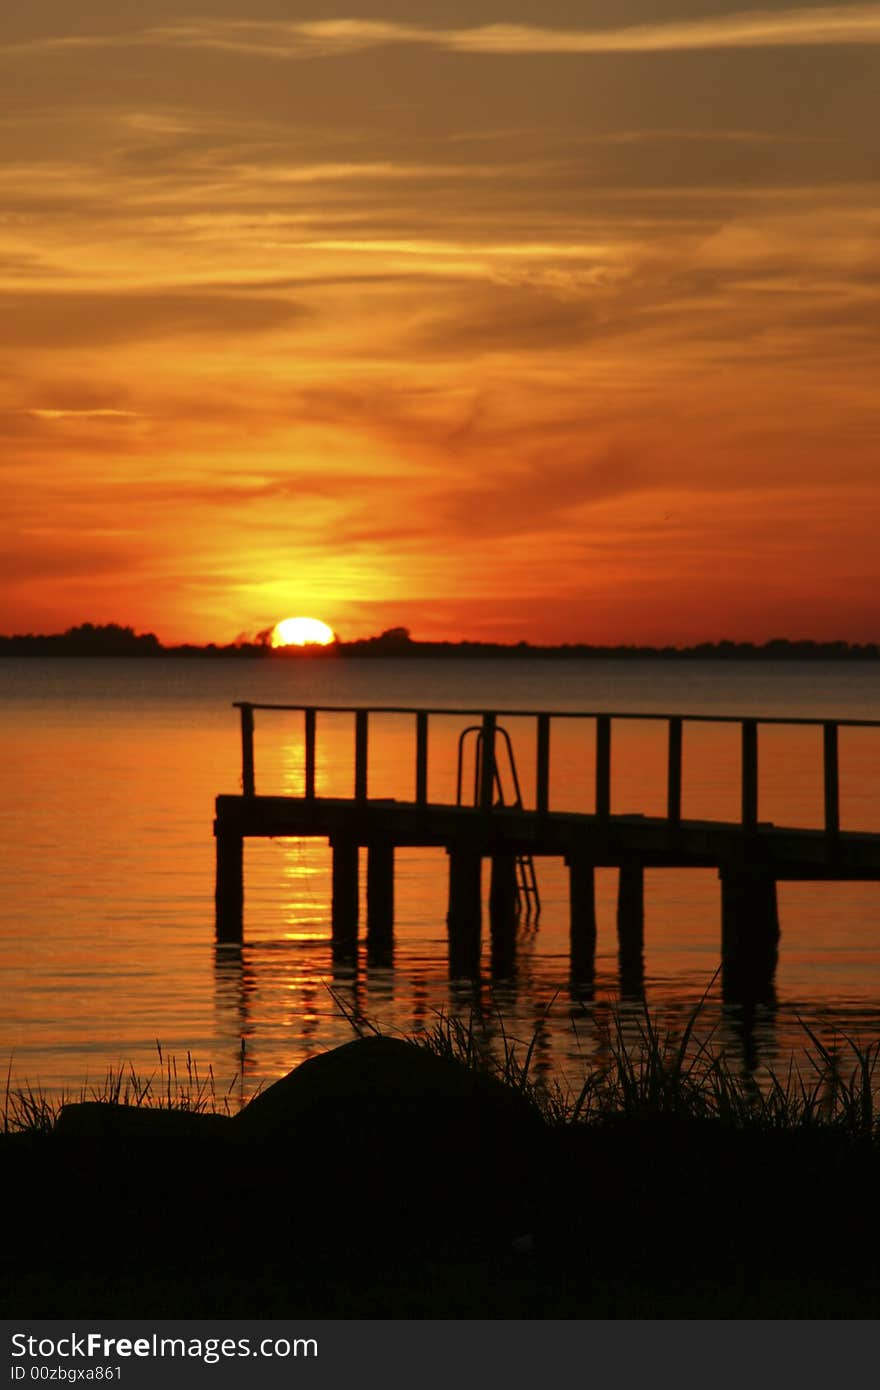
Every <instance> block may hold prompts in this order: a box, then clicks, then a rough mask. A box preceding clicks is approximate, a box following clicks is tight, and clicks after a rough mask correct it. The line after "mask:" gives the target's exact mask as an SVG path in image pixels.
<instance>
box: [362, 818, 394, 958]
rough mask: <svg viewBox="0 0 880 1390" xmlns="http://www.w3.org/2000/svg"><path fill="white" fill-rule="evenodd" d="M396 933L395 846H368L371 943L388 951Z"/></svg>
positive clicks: (383, 843)
mask: <svg viewBox="0 0 880 1390" xmlns="http://www.w3.org/2000/svg"><path fill="white" fill-rule="evenodd" d="M393 936H394V845H393V844H392V843H391V841H390V840H379V841H376V842H374V843H373V844H371V845H369V846H368V847H367V946H368V948H373V949H375V950H387V948H388V947H389V946H390V945H391V943H392V940H393Z"/></svg>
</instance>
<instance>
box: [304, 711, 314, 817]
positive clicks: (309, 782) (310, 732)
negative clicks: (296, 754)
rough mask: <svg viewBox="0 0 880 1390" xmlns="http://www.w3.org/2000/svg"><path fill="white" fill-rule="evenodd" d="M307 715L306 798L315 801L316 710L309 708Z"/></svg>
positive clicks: (305, 712)
mask: <svg viewBox="0 0 880 1390" xmlns="http://www.w3.org/2000/svg"><path fill="white" fill-rule="evenodd" d="M304 715H305V745H306V786H305V791H306V799H307V800H308V801H313V800H314V797H315V723H316V719H315V710H313V709H307V710H305V711H304Z"/></svg>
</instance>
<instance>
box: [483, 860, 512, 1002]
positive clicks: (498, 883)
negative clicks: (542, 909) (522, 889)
mask: <svg viewBox="0 0 880 1390" xmlns="http://www.w3.org/2000/svg"><path fill="white" fill-rule="evenodd" d="M516 922H517V894H516V855H515V854H513V852H512V851H510V850H500V851H496V853H494V854H493V855H492V876H491V879H490V883H489V929H490V931H491V940H492V974H493V975H495V976H497V977H503V976H505V975H510V974H511V973H512V971H513V964H514V960H515V958H516Z"/></svg>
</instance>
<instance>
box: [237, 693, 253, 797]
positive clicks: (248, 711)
mask: <svg viewBox="0 0 880 1390" xmlns="http://www.w3.org/2000/svg"><path fill="white" fill-rule="evenodd" d="M241 789H242V791H243V793H244V795H245V796H254V794H255V791H256V787H255V781H254V707H253V705H242V706H241Z"/></svg>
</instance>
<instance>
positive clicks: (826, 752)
mask: <svg viewBox="0 0 880 1390" xmlns="http://www.w3.org/2000/svg"><path fill="white" fill-rule="evenodd" d="M235 707H236V708H237V709H238V710H239V711H240V716H241V753H242V773H241V784H242V792H243V794H244V796H245V797H253V796H255V795H256V776H255V764H254V731H255V719H254V716H255V714H256V712H257V711H259V712H278V711H283V712H286V713H301V714H302V716H303V748H304V783H303V795H304V797H305V799H306V800H313V799H314V798H315V796H316V784H315V770H316V765H317V763H316V747H317V738H318V720H317V717H318V715H319V714H332V715H344V714H349V715H351V716H352V718H353V721H354V777H353V787H352V798H353V800H355V801H366V800H367V799H368V797H367V786H368V770H369V765H370V717H371V716H372V715H377V716H378V715H397V716H401V717H409V718H411V719H412V721H413V723H412V730H413V770H414V797H413V803H412V804H414V805H416V806H426V805H427V804H428V749H429V729H430V721H431V720H432V719H440V718H450V717H451V718H456V717H461V718H465V719H469V720H473V719H478V720H479V721H480V729H481V739H480V744H479V748H480V753H479V756H480V758H481V760H482V762H481V767H480V775H479V778H478V785H479V787H480V805H481V809H482V810H483V811H485V812H487V813H489V812H491V811H492V809H493V787H494V785H495V771H496V741H497V738H498V728H499V721H500V720H501V719H517V720H521V719H529V720H532V721H534V731H535V732H534V758H535V762H534V767H535V806H534V809H535V811H536V812H538V813H539V814H547V813H550V812H551V811H552V810H553V809H554V808H553V806H552V805H551V797H550V747H551V732H552V729H553V726H554V724H556V723H560V722H562V721H572V720H580V721H584V720H592V721H594V724H595V750H594V751H595V802H594V814H595V816H596V817H597V819H598V820H607V819H608V818H609V817H610V815H611V747H612V728H613V725H614V723H615V722H617V721H621V722H623V721H652V722H655V723H656V722H662V723H665V725H666V749H667V756H666V819H667V820H668V821H669V822H670V823H671V824H672V825H677V824H679V823H680V822H681V820H682V750H683V732H684V728H685V726H686V725H690V724H693V725H700V724H702V725H706V724H721V725H735V726H738V728H739V731H740V777H741V794H740V823H741V825H742V827H743V828H744V829H745V830H746V831H751V830H755V829H756V828H757V825H758V786H759V777H758V752H759V744H758V732H759V729H760V728H761V727H764V726H767V727H796V728H814V729H820V730H821V731H822V779H823V800H824V829H825V833H826V834H827V835H829V836H833V835H837V834H838V833H839V831H840V758H839V731H840V729H843V728H858V729H870V728H873V729H880V720H875V719H810V718H785V717H778V716H767V717H752V716H740V715H722V714H666V713H659V712H649V713H633V712H631V711H627V710H621V711H605V710H600V711H571V710H550V711H535V710H515V709H510V710H508V709H504V710H485V709H462V708H436V709H423V708H411V707H406V706H396V705H372V706H362V705H358V706H352V705H342V706H340V705H322V706H317V705H302V704H297V705H287V704H285V705H278V704H256V703H250V702H246V701H236V702H235ZM518 751H519V755H520V757H522V754H523V752H524V750H523V749H522V748H521V747H520V749H519V750H518ZM588 809H589V808H584V810H585V811H588Z"/></svg>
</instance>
